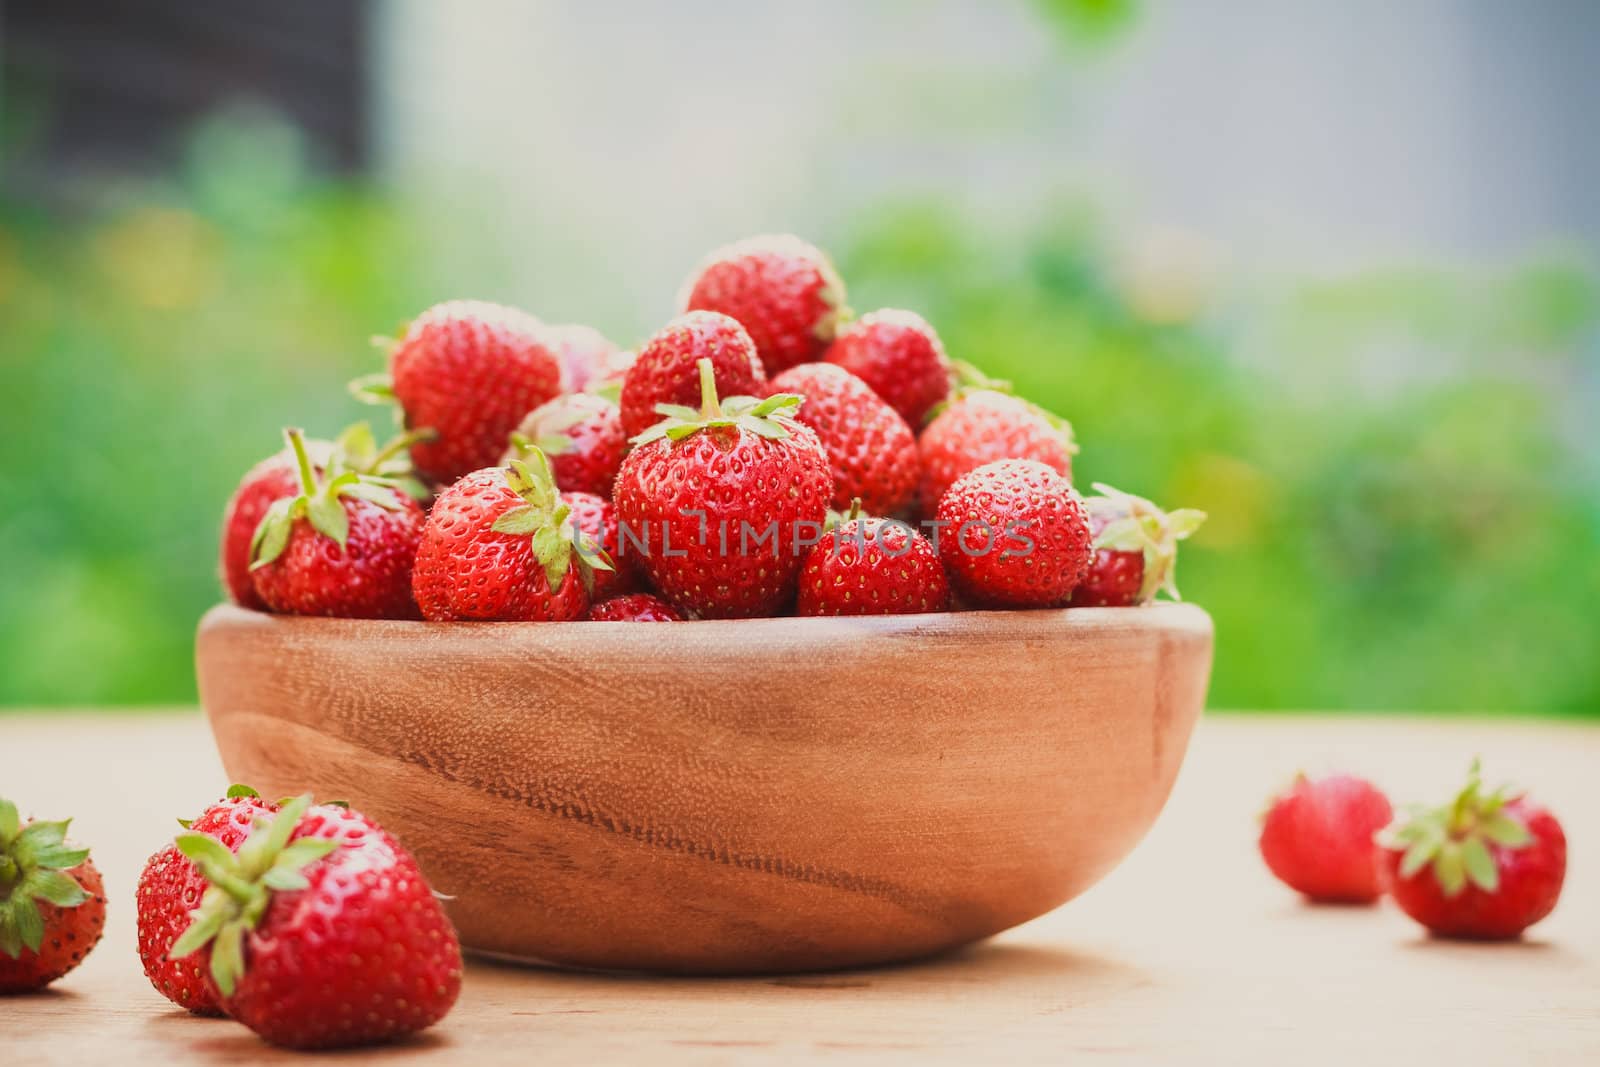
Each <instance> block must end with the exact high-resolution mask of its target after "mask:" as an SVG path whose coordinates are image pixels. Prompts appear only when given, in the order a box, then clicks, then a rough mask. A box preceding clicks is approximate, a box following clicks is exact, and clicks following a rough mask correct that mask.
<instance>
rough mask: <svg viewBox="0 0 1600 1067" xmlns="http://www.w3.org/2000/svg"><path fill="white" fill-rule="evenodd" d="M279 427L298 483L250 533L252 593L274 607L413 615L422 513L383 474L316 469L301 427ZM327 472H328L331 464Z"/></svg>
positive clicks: (343, 614) (340, 614) (345, 614)
mask: <svg viewBox="0 0 1600 1067" xmlns="http://www.w3.org/2000/svg"><path fill="white" fill-rule="evenodd" d="M285 435H286V436H287V437H288V438H289V444H290V447H291V449H292V450H293V451H294V453H295V456H296V458H297V460H298V464H299V478H300V491H299V493H298V494H296V495H295V496H293V497H287V498H284V499H280V500H278V501H276V502H275V503H273V505H272V506H271V507H270V508H268V510H267V514H266V516H265V517H264V518H263V519H262V520H261V523H260V525H259V526H257V527H256V532H255V536H254V538H253V539H252V541H251V545H250V551H251V564H250V575H251V581H252V582H253V583H254V586H255V591H256V595H257V596H259V597H260V598H261V600H262V602H263V603H265V604H266V606H267V608H268V609H269V610H272V611H276V612H282V613H285V614H291V615H331V616H334V617H336V618H345V619H414V618H416V617H417V609H416V605H415V604H414V603H413V602H412V599H411V563H412V559H413V558H414V557H415V555H416V551H417V540H418V538H419V537H420V535H421V533H422V523H423V514H422V509H421V508H420V507H418V506H417V502H416V501H415V500H413V499H412V498H411V497H410V496H409V495H407V494H406V493H405V492H403V491H401V490H400V489H399V488H397V487H396V484H395V483H394V482H393V481H391V480H389V479H386V478H381V477H374V476H371V475H360V474H355V473H351V472H345V473H342V474H338V475H336V476H334V477H332V478H329V479H324V478H320V477H318V475H317V473H316V471H315V470H314V469H313V468H312V466H311V460H310V458H309V456H308V455H307V453H306V449H305V441H304V438H303V437H302V436H301V433H300V431H299V430H294V429H291V430H287V431H285ZM330 473H331V472H330Z"/></svg>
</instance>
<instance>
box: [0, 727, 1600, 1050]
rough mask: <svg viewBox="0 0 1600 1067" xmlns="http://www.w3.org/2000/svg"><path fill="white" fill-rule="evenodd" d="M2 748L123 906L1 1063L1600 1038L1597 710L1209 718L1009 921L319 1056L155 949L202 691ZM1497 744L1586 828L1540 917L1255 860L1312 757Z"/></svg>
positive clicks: (511, 981)
mask: <svg viewBox="0 0 1600 1067" xmlns="http://www.w3.org/2000/svg"><path fill="white" fill-rule="evenodd" d="M68 751H70V752H71V753H72V758H73V761H74V766H75V767H76V768H77V770H76V773H74V774H70V775H66V774H62V773H61V770H60V760H61V754H62V753H63V752H68ZM0 752H3V753H4V755H5V781H4V783H3V784H0V788H3V789H4V791H5V792H6V793H7V794H8V795H10V796H15V797H17V798H18V799H19V800H21V801H22V802H23V806H24V808H26V809H31V810H32V811H33V812H35V813H37V814H40V815H50V816H55V815H65V814H68V813H71V814H73V815H74V816H76V817H75V818H74V820H73V825H72V829H73V834H74V836H75V837H76V838H78V839H80V840H82V841H84V842H86V843H88V844H90V845H93V847H94V855H95V861H96V863H97V864H98V865H99V866H100V868H101V870H102V871H104V873H105V880H106V889H107V894H108V896H109V898H110V901H111V907H110V911H109V915H108V917H107V922H106V936H105V940H104V941H103V942H102V943H101V945H100V946H99V947H98V948H97V949H96V950H95V951H94V953H92V954H91V955H90V957H89V959H88V961H87V962H86V963H85V964H84V966H83V967H82V968H80V969H79V970H78V971H76V972H74V973H73V974H71V975H68V976H67V977H66V978H65V979H63V980H62V981H61V982H60V983H58V985H57V986H56V987H54V988H53V990H52V991H51V992H50V993H47V994H45V995H41V996H33V997H21V998H7V999H0V1020H3V1026H0V1063H4V1064H5V1067H57V1065H60V1067H82V1065H85V1064H117V1065H119V1067H218V1065H223V1064H240V1063H251V1064H255V1063H264V1064H265V1063H284V1064H305V1063H308V1062H324V1061H325V1062H329V1063H336V1064H340V1065H344V1067H353V1065H356V1064H389V1063H395V1064H399V1063H404V1064H412V1063H415V1064H418V1065H419V1067H432V1065H434V1064H438V1065H440V1067H446V1065H454V1064H472V1065H473V1067H501V1065H505V1067H513V1065H515V1067H525V1065H527V1064H529V1063H536V1064H539V1065H540V1067H563V1065H566V1064H572V1065H575V1067H589V1065H592V1064H596V1063H649V1064H662V1065H666V1067H676V1065H679V1064H768V1063H771V1064H780V1063H781V1064H788V1063H811V1062H822V1063H828V1064H839V1063H848V1064H908V1065H910V1064H915V1065H917V1067H930V1065H943V1064H973V1063H982V1064H988V1063H996V1064H1000V1063H1003V1064H1024V1065H1025V1064H1060V1063H1063V1062H1068V1063H1073V1062H1082V1061H1088V1062H1109V1063H1132V1064H1145V1063H1151V1064H1162V1065H1175V1064H1177V1065H1187V1064H1195V1065H1205V1067H1211V1065H1214V1064H1238V1065H1241V1067H1255V1065H1257V1064H1259V1065H1262V1067H1283V1065H1284V1064H1297V1065H1298V1064H1308V1065H1318V1064H1329V1065H1337V1067H1349V1065H1350V1064H1352V1063H1356V1064H1386V1063H1404V1064H1449V1065H1451V1067H1506V1065H1507V1064H1524V1063H1527V1064H1540V1065H1552V1067H1562V1065H1567V1064H1571V1065H1574V1067H1577V1065H1582V1067H1592V1065H1593V1064H1595V1063H1597V1062H1600V1002H1597V1001H1596V997H1595V991H1596V990H1597V989H1600V906H1597V904H1596V902H1597V901H1600V863H1596V862H1595V842H1596V840H1600V793H1597V791H1596V789H1595V784H1594V768H1595V767H1596V766H1597V765H1600V725H1594V724H1589V725H1584V724H1577V723H1542V722H1528V721H1505V722H1494V721H1486V720H1483V719H1466V720H1446V719H1440V718H1428V719H1418V718H1407V717H1404V716H1399V715H1387V716H1381V717H1351V716H1339V717H1326V716H1323V717H1317V716H1309V715H1286V716H1274V717H1262V716H1251V717H1247V718H1241V717H1237V716H1227V715H1220V716H1219V715H1209V716H1207V717H1206V718H1205V719H1204V720H1203V721H1202V722H1201V723H1200V725H1199V727H1198V729H1197V731H1196V734H1195V738H1194V742H1193V747H1192V751H1191V752H1190V754H1189V757H1188V758H1187V759H1186V760H1185V762H1184V768H1183V772H1182V774H1181V775H1180V776H1179V780H1178V783H1177V786H1176V788H1175V789H1174V791H1173V795H1172V799H1171V802H1170V803H1169V804H1168V805H1167V808H1166V811H1165V812H1164V813H1163V815H1162V816H1161V818H1160V820H1159V821H1158V822H1157V824H1156V826H1155V827H1154V829H1153V830H1152V831H1151V833H1150V835H1149V836H1148V837H1147V838H1146V840H1145V841H1144V843H1143V844H1141V845H1140V846H1139V847H1138V848H1137V849H1136V850H1135V851H1134V853H1133V855H1131V856H1130V857H1128V859H1127V860H1126V861H1125V862H1123V863H1121V864H1119V865H1118V867H1117V869H1116V870H1115V871H1113V872H1112V873H1111V874H1110V875H1108V876H1107V877H1106V878H1105V879H1104V880H1103V881H1101V882H1100V883H1099V884H1097V885H1096V886H1094V887H1093V888H1092V889H1090V890H1089V891H1088V892H1086V893H1084V894H1083V896H1082V897H1080V898H1079V899H1077V900H1075V901H1073V903H1072V904H1071V906H1069V907H1065V908H1059V909H1057V910H1055V911H1053V912H1051V913H1050V914H1048V915H1046V916H1044V917H1043V918H1040V919H1038V920H1035V921H1034V922H1031V923H1028V924H1026V925H1024V926H1022V927H1019V928H1017V929H1015V930H1011V931H1008V932H1007V933H1004V934H1002V935H1000V936H999V937H998V938H995V939H992V940H989V941H985V942H982V943H980V944H977V945H974V946H972V947H970V948H967V949H962V950H960V951H957V952H954V953H950V954H947V955H944V956H939V957H936V958H934V959H931V960H927V961H923V962H919V963H914V964H907V965H901V966H894V967H884V968H875V969H870V970H858V971H845V972H839V973H832V974H823V975H801V976H793V977H760V978H715V979H706V978H666V977H621V976H611V975H595V974H583V973H574V972H571V971H554V970H541V969H538V968H529V967H506V966H497V965H492V964H486V963H484V962H482V961H471V962H469V964H468V967H467V975H466V983H465V986H464V988H463V989H462V994H461V1000H460V1002H459V1003H458V1004H457V1005H456V1009H455V1011H454V1012H452V1013H451V1014H450V1016H449V1017H448V1018H446V1019H445V1020H444V1022H442V1023H441V1024H440V1025H439V1026H437V1027H436V1028H434V1029H433V1030H430V1031H428V1032H427V1033H426V1034H424V1035H422V1036H421V1037H419V1038H417V1039H415V1040H413V1041H409V1042H406V1043H404V1044H400V1045H395V1046H391V1047H387V1048H379V1049H370V1050H365V1051H359V1052H348V1053H334V1054H327V1055H325V1056H321V1055H314V1054H306V1053H292V1052H284V1051H280V1050H275V1049H271V1048H268V1047H267V1046H265V1045H263V1044H261V1043H260V1042H259V1041H258V1040H256V1038H255V1037H254V1036H253V1035H252V1034H250V1033H249V1032H248V1031H247V1030H245V1029H244V1028H243V1027H241V1026H238V1025H237V1024H235V1023H230V1022H227V1021H224V1020H212V1019H197V1018H194V1017H192V1016H189V1015H187V1014H185V1013H183V1012H180V1011H177V1010H175V1009H173V1007H172V1006H171V1005H170V1004H168V1003H167V1002H166V1001H165V1000H163V999H162V998H161V996H160V995H159V994H158V993H156V991H155V990H153V989H151V988H150V983H149V982H148V981H146V980H145V977H144V975H143V974H142V973H140V970H139V960H138V956H137V955H136V953H135V951H134V938H135V929H134V909H133V900H134V896H133V890H134V882H135V880H136V879H137V878H138V875H139V869H140V866H141V865H142V864H143V862H144V859H145V857H146V856H147V855H148V854H149V853H151V852H153V851H155V849H156V848H157V847H158V846H159V845H160V844H161V843H163V842H164V841H170V840H171V837H172V834H173V833H174V832H176V830H177V826H176V824H175V823H174V822H173V816H174V815H177V814H180V813H184V814H190V815H192V814H194V813H195V810H196V809H197V808H198V807H199V806H201V805H202V804H204V803H205V802H206V801H207V800H209V799H210V798H213V797H215V796H217V795H219V794H220V793H221V791H222V789H223V787H224V786H225V785H226V783H227V778H226V777H225V776H224V774H223V772H222V769H221V767H220V766H219V765H218V763H217V759H216V755H215V752H214V750H213V746H212V740H211V737H210V736H209V733H208V731H207V730H206V726H205V723H204V721H203V720H202V719H201V718H200V717H199V716H198V715H187V714H184V715H174V714H165V715H158V716H152V715H140V716H134V715H126V714H124V715H111V716H108V715H68V714H63V713H59V712H57V713H52V714H41V715H21V716H19V715H17V714H15V713H7V712H4V711H0ZM1474 753H1482V754H1483V756H1484V758H1485V767H1486V770H1487V771H1488V772H1489V774H1490V775H1491V776H1492V777H1495V778H1500V777H1507V778H1511V779H1515V780H1516V781H1519V782H1523V783H1525V784H1527V785H1530V786H1532V787H1533V788H1535V789H1536V790H1537V791H1538V793H1539V796H1540V797H1541V799H1543V800H1544V801H1545V802H1546V803H1548V804H1549V805H1550V806H1551V808H1552V809H1554V810H1555V811H1556V812H1557V813H1558V814H1559V815H1560V816H1561V818H1562V820H1563V821H1564V822H1565V823H1566V826H1567V835H1568V839H1569V841H1570V842H1571V845H1572V866H1571V869H1570V871H1569V873H1568V881H1567V888H1566V892H1565V893H1564V894H1563V896H1562V900H1561V903H1560V905H1559V906H1558V907H1557V908H1556V910H1555V913H1554V914H1553V915H1551V916H1550V918H1549V919H1547V920H1546V921H1545V922H1543V923H1540V924H1539V925H1538V926H1536V927H1534V929H1533V930H1532V931H1531V932H1530V934H1529V936H1528V938H1527V939H1526V940H1525V941H1523V942H1519V943H1514V944H1510V945H1470V944H1455V943H1449V942H1440V941H1430V940H1428V939H1427V938H1425V937H1423V936H1421V935H1420V933H1419V932H1418V930H1417V927H1416V926H1415V925H1414V924H1412V923H1411V922H1410V921H1409V920H1408V919H1406V918H1405V917H1404V916H1402V915H1401V914H1400V913H1399V912H1398V911H1397V910H1396V909H1394V908H1393V907H1390V906H1383V907H1378V908H1315V907H1308V906H1306V905H1303V904H1301V903H1299V902H1298V901H1297V900H1296V899H1295V897H1294V895H1293V894H1292V893H1289V892H1288V891H1287V890H1285V889H1284V888H1283V887H1282V886H1280V885H1278V884H1277V883H1276V882H1274V881H1273V880H1272V878H1271V877H1270V876H1269V875H1268V874H1267V873H1266V870H1265V868H1264V867H1263V866H1262V864H1261V861H1260V858H1259V857H1258V856H1257V855H1256V852H1255V832H1256V822H1255V814H1256V812H1257V811H1258V810H1259V809H1260V807H1261V802H1262V799H1263V797H1264V796H1265V795H1266V794H1267V792H1268V791H1269V790H1271V789H1273V788H1275V787H1276V786H1277V785H1279V784H1281V783H1282V781H1283V780H1284V779H1285V778H1286V777H1287V776H1288V775H1289V774H1291V773H1293V771H1294V769H1295V768H1296V767H1306V768H1308V769H1312V770H1323V769H1329V768H1339V767H1342V768H1348V769H1352V770H1357V771H1362V772H1365V773H1368V774H1371V775H1372V776H1374V777H1375V778H1376V780H1377V781H1379V782H1381V783H1383V784H1384V785H1385V786H1386V787H1387V788H1389V789H1390V791H1391V792H1392V794H1393V795H1394V797H1395V799H1396V800H1397V801H1406V800H1419V799H1425V798H1428V797H1430V796H1439V795H1444V791H1446V790H1448V789H1449V788H1450V786H1451V785H1452V783H1454V782H1455V781H1456V780H1457V779H1458V778H1459V777H1460V775H1461V772H1462V768H1463V767H1464V765H1465V762H1466V761H1467V760H1468V759H1470V758H1471V756H1472V755H1473V754H1474ZM528 906H530V907H537V902H529V905H528Z"/></svg>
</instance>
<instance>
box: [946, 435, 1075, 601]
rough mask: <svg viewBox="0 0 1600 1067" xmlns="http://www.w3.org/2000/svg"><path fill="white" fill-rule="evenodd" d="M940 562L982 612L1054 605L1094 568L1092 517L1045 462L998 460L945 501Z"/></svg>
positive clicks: (962, 479)
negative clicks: (981, 608)
mask: <svg viewBox="0 0 1600 1067" xmlns="http://www.w3.org/2000/svg"><path fill="white" fill-rule="evenodd" d="M937 522H938V526H937V527H936V529H937V530H938V531H939V536H940V540H939V543H938V550H939V557H940V559H942V560H943V561H944V565H945V570H946V572H947V573H948V574H949V575H950V581H951V584H952V585H953V586H954V587H955V590H956V591H957V592H958V593H960V594H961V596H962V598H963V599H965V600H966V601H968V602H970V603H972V604H974V605H976V606H979V607H1016V608H1025V607H1055V606H1059V605H1061V604H1064V603H1066V601H1067V598H1068V597H1069V596H1071V595H1072V590H1073V589H1074V588H1075V587H1076V586H1077V584H1078V583H1079V582H1080V581H1082V580H1083V576H1084V575H1085V574H1086V573H1087V572H1088V570H1089V560H1090V557H1091V556H1092V555H1093V548H1092V547H1091V545H1090V541H1089V519H1088V516H1087V515H1086V514H1085V512H1084V509H1083V501H1082V500H1081V499H1079V497H1078V494H1077V493H1076V492H1074V491H1073V488H1072V483H1071V482H1069V481H1067V480H1066V479H1065V478H1063V477H1062V476H1061V475H1060V474H1058V473H1056V472H1055V471H1054V470H1052V469H1051V468H1049V467H1047V466H1045V465H1044V464H1043V463H1037V462H1035V461H1033V460H1027V459H1008V460H1000V461H999V462H997V463H988V464H985V465H984V466H982V467H979V468H978V469H977V470H974V471H971V472H970V473H968V474H965V475H962V476H961V477H960V478H959V479H957V480H956V483H955V484H954V485H952V486H951V487H950V490H949V492H947V493H945V495H944V499H943V500H941V501H940V502H939V510H938V518H937Z"/></svg>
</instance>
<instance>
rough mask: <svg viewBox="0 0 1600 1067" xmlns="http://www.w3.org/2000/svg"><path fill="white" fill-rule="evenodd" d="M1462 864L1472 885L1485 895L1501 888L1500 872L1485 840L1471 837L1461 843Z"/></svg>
mask: <svg viewBox="0 0 1600 1067" xmlns="http://www.w3.org/2000/svg"><path fill="white" fill-rule="evenodd" d="M1461 863H1462V866H1464V867H1465V868H1466V872H1467V877H1468V878H1469V879H1471V880H1472V884H1473V885H1475V886H1477V887H1478V888H1479V889H1481V890H1483V891H1484V892H1485V893H1493V892H1494V891H1495V890H1496V889H1499V888H1500V870H1499V868H1498V867H1496V866H1495V862H1494V859H1493V857H1491V856H1490V855H1489V848H1488V846H1487V845H1485V844H1484V843H1483V838H1481V837H1469V838H1467V839H1466V840H1464V841H1462V842H1461Z"/></svg>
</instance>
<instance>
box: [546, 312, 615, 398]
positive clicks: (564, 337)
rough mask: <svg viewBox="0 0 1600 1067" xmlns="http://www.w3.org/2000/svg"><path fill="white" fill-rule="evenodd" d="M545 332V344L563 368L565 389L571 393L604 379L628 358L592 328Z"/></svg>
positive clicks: (568, 327) (558, 328)
mask: <svg viewBox="0 0 1600 1067" xmlns="http://www.w3.org/2000/svg"><path fill="white" fill-rule="evenodd" d="M544 333H545V341H546V343H547V344H548V345H549V346H550V348H551V350H553V351H554V352H555V353H556V355H557V356H558V357H560V359H561V365H562V367H564V368H565V369H566V376H567V382H566V387H567V388H568V389H570V390H571V391H573V392H577V391H578V390H580V389H587V388H588V387H589V385H590V383H591V382H599V381H604V380H606V379H607V378H608V377H610V376H611V375H612V373H613V372H614V370H615V368H616V366H617V363H618V361H619V360H620V359H622V358H623V357H625V356H627V355H628V353H626V352H624V351H623V350H622V349H620V348H618V347H617V346H616V345H614V344H612V343H611V342H610V341H609V340H607V339H606V336H605V334H603V333H601V332H600V331H599V330H597V329H595V328H594V327H593V326H582V325H579V324H577V323H567V324H564V325H561V326H546V327H545V329H544Z"/></svg>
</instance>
